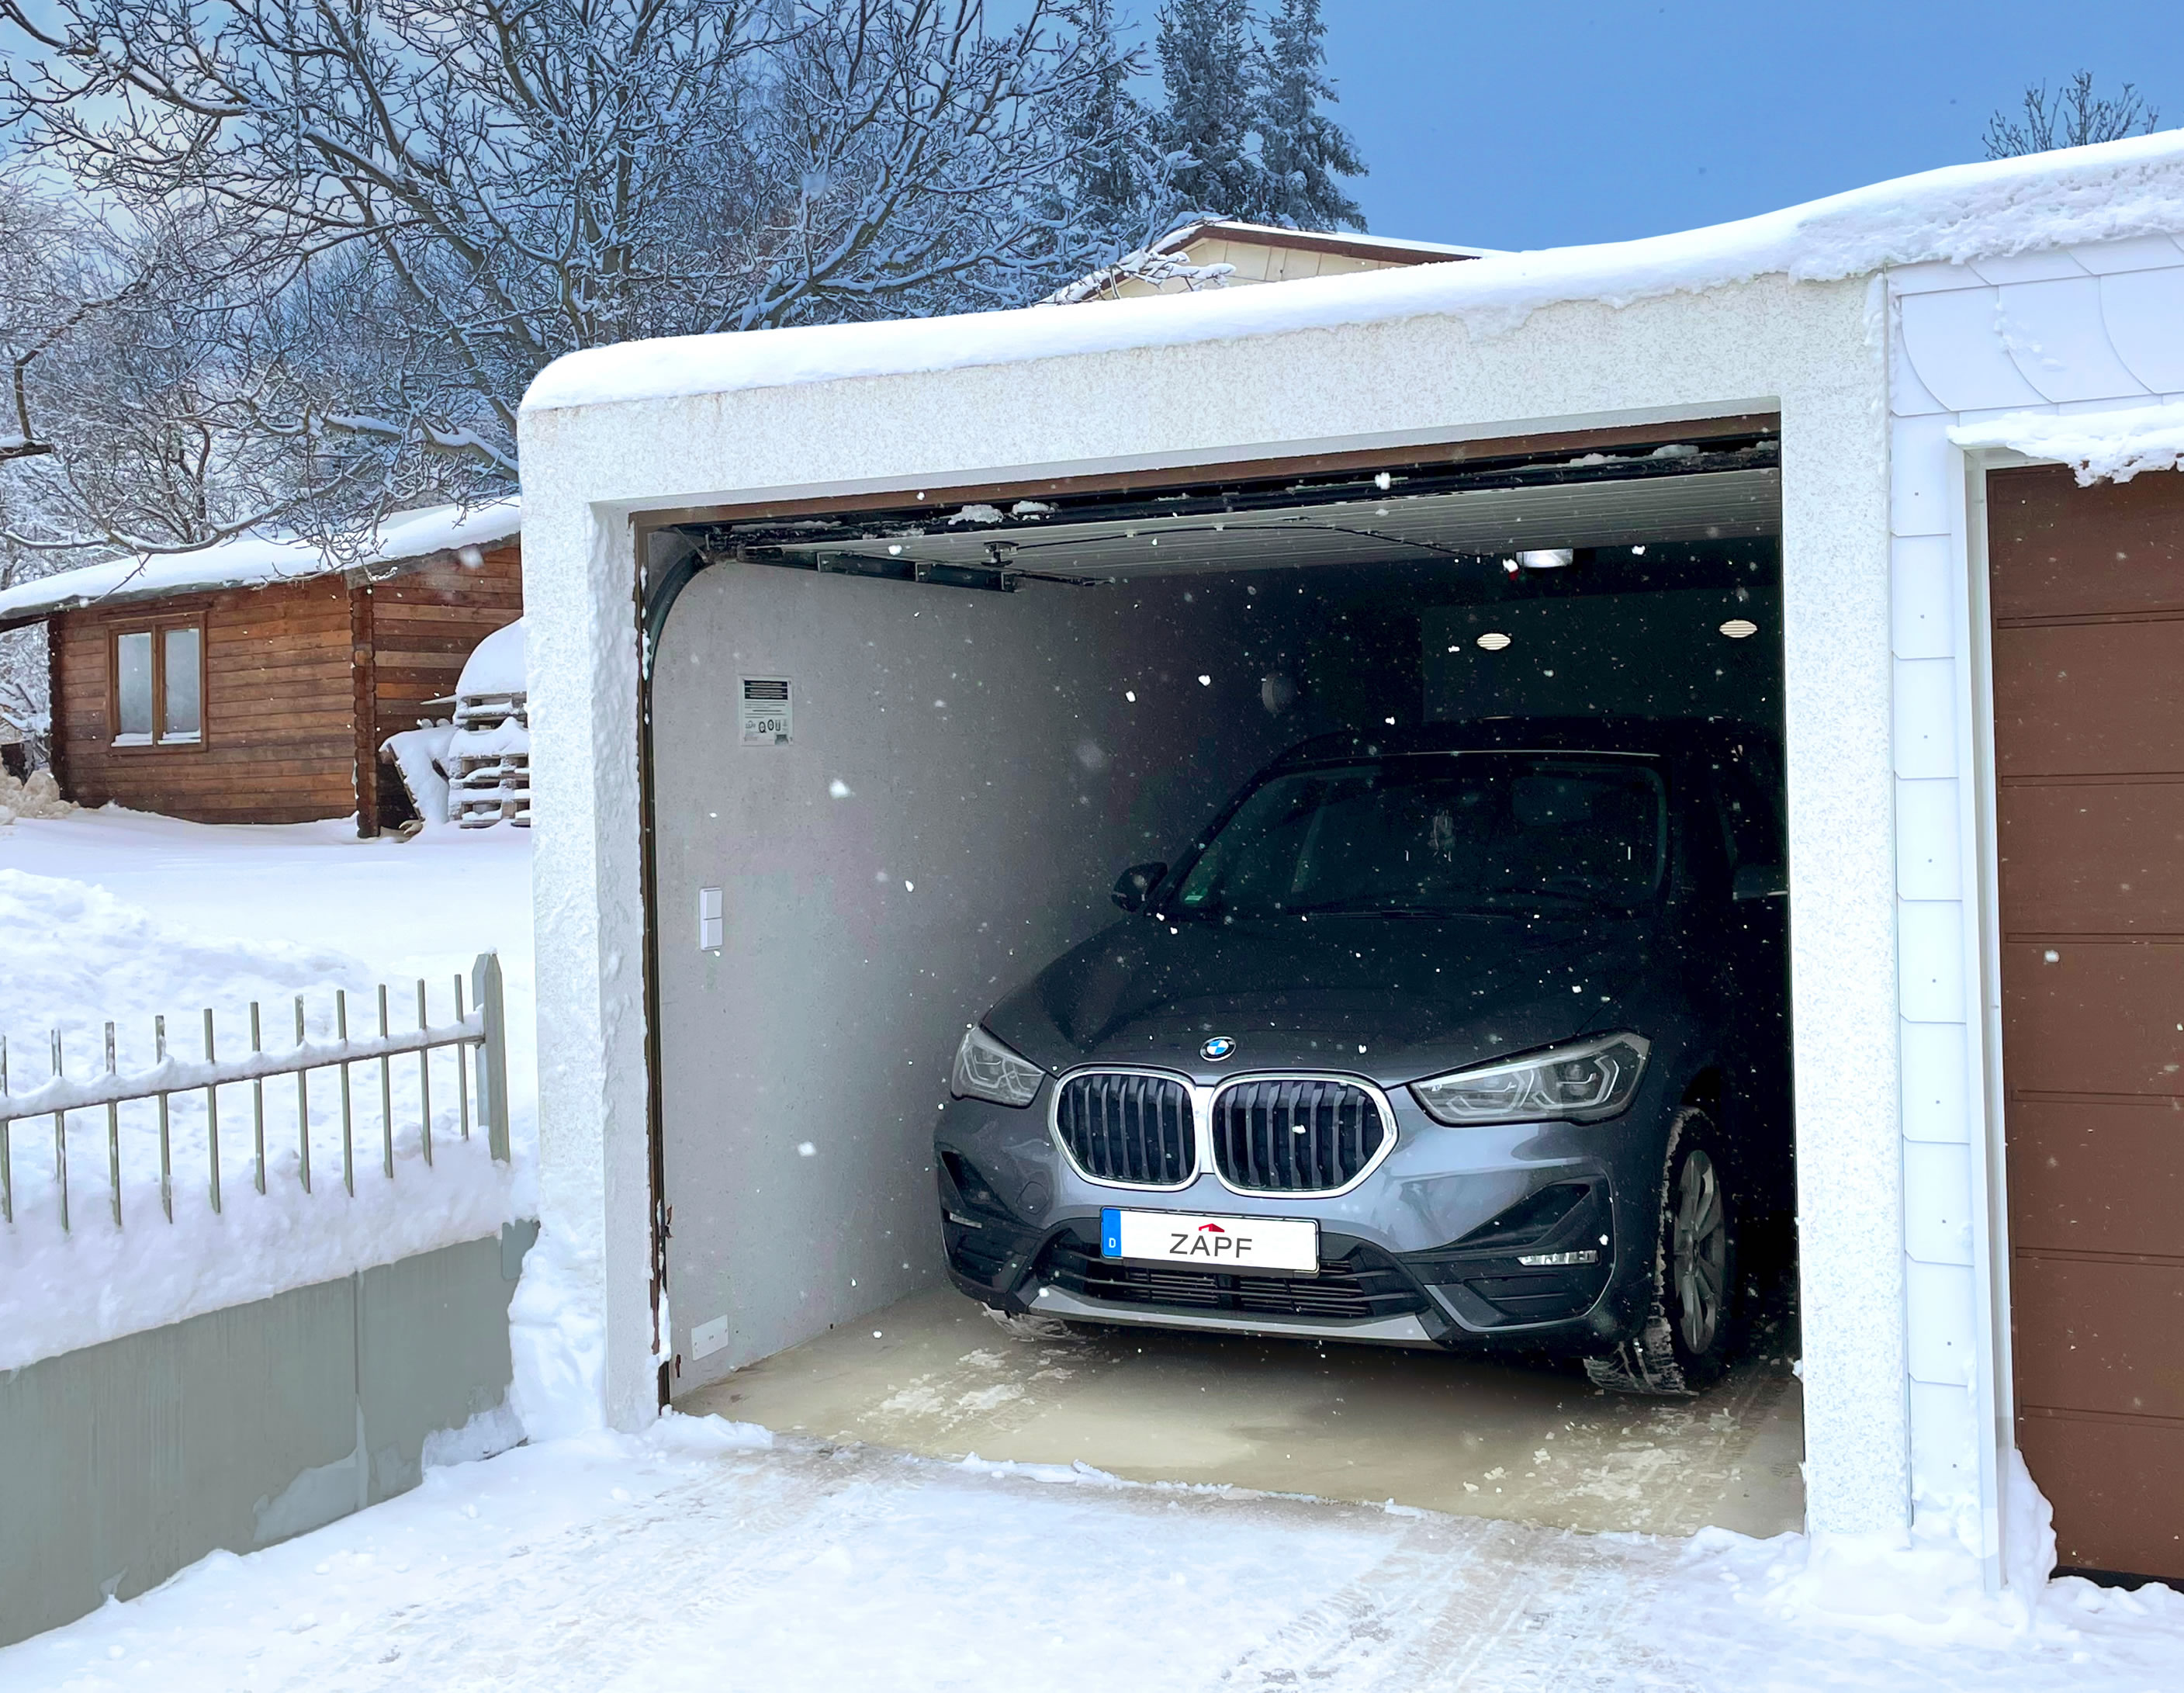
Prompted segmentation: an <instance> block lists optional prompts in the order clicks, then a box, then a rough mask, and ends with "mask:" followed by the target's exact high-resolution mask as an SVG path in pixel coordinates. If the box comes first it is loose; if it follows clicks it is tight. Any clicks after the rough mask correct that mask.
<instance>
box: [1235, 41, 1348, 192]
mask: <svg viewBox="0 0 2184 1693" xmlns="http://www.w3.org/2000/svg"><path fill="white" fill-rule="evenodd" d="M1267 33H1268V38H1269V39H1268V44H1267V47H1266V49H1265V53H1264V57H1263V64H1262V70H1261V74H1260V75H1259V77H1258V79H1257V81H1258V90H1257V92H1258V96H1259V103H1258V109H1257V112H1256V121H1255V123H1254V125H1253V127H1254V128H1256V130H1257V131H1258V133H1259V173H1258V174H1259V178H1260V185H1259V186H1260V192H1261V195H1262V198H1261V200H1260V202H1259V203H1258V205H1257V206H1256V209H1255V212H1256V217H1257V220H1258V221H1260V222H1262V223H1270V224H1281V225H1285V226H1288V227H1290V228H1291V229H1327V230H1334V229H1354V230H1362V229H1363V228H1364V227H1365V214H1364V210H1363V209H1362V208H1361V207H1360V206H1359V205H1358V203H1357V201H1355V200H1353V199H1351V198H1350V196H1349V195H1347V194H1346V193H1344V192H1342V188H1341V187H1340V184H1339V183H1338V182H1337V181H1335V179H1336V178H1337V177H1338V176H1362V175H1365V161H1364V160H1363V159H1362V158H1360V157H1359V156H1358V153H1357V142H1354V141H1352V140H1351V138H1350V135H1349V132H1348V131H1346V130H1344V129H1343V127H1342V126H1341V125H1340V124H1338V123H1336V122H1335V121H1334V119H1333V118H1331V117H1329V115H1328V114H1326V113H1324V112H1323V111H1322V110H1321V109H1320V106H1321V103H1323V102H1324V103H1327V104H1329V105H1332V104H1333V103H1334V98H1335V94H1334V84H1333V83H1332V82H1330V81H1328V78H1327V74H1326V71H1325V70H1324V69H1323V66H1324V65H1325V64H1326V60H1327V53H1326V49H1325V48H1324V47H1323V46H1322V45H1321V37H1322V36H1325V35H1326V33H1327V25H1325V24H1324V23H1323V22H1322V21H1321V19H1320V15H1319V0H1281V5H1280V8H1279V10H1278V11H1277V12H1276V13H1275V14H1274V15H1273V18H1272V19H1270V20H1269V22H1268V30H1267Z"/></svg>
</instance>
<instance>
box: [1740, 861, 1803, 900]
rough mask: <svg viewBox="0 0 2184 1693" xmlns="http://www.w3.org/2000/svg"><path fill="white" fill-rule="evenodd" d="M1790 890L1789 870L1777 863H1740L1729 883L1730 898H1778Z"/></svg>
mask: <svg viewBox="0 0 2184 1693" xmlns="http://www.w3.org/2000/svg"><path fill="white" fill-rule="evenodd" d="M1789 891H1790V872H1788V871H1786V870H1785V869H1784V868H1783V867H1782V866H1780V865H1779V864H1740V865H1738V866H1736V880H1735V881H1734V882H1732V883H1730V888H1729V894H1730V898H1731V899H1780V898H1782V896H1783V895H1784V894H1787V893H1788V892H1789Z"/></svg>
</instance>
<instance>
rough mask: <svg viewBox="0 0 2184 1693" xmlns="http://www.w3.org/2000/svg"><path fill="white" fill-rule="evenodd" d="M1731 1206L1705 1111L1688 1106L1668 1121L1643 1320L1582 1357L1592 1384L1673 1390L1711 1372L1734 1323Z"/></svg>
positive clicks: (1723, 1356)
mask: <svg viewBox="0 0 2184 1693" xmlns="http://www.w3.org/2000/svg"><path fill="white" fill-rule="evenodd" d="M1736 1209H1737V1208H1736V1195H1735V1194H1734V1193H1733V1192H1732V1190H1731V1186H1730V1178H1729V1167H1728V1161H1727V1159H1726V1158H1725V1157H1724V1149H1723V1147H1722V1144H1721V1139H1720V1136H1719V1133H1718V1132H1717V1131H1716V1129H1715V1128H1714V1125H1713V1119H1712V1118H1711V1117H1708V1116H1707V1114H1706V1113H1705V1112H1704V1111H1701V1110H1700V1109H1699V1108H1698V1107H1697V1106H1696V1105H1691V1106H1686V1107H1685V1109H1684V1110H1683V1111H1680V1112H1679V1113H1678V1114H1677V1117H1676V1120H1675V1122H1674V1123H1673V1124H1671V1125H1670V1127H1669V1165H1668V1171H1667V1180H1666V1181H1665V1182H1664V1183H1663V1186H1662V1198H1661V1211H1660V1219H1659V1222H1658V1229H1657V1233H1656V1235H1655V1239H1656V1242H1657V1245H1656V1247H1655V1251H1654V1260H1653V1297H1652V1305H1651V1307H1650V1309H1649V1310H1648V1312H1647V1313H1646V1324H1645V1327H1644V1328H1642V1329H1641V1331H1640V1332H1639V1334H1638V1336H1637V1338H1636V1339H1632V1340H1626V1341H1624V1343H1623V1344H1622V1345H1619V1346H1618V1347H1617V1348H1616V1349H1615V1350H1614V1351H1613V1352H1611V1353H1609V1354H1608V1355H1607V1356H1605V1357H1596V1358H1587V1359H1586V1360H1585V1374H1586V1375H1587V1376H1588V1377H1590V1378H1591V1380H1592V1382H1593V1384H1594V1385H1596V1386H1598V1387H1604V1388H1609V1389H1613V1390H1615V1391H1617V1392H1619V1393H1637V1394H1651V1395H1670V1396H1675V1397H1681V1396H1684V1395H1690V1394H1693V1393H1697V1391H1699V1390H1700V1389H1702V1388H1704V1387H1707V1386H1708V1385H1709V1384H1712V1383H1713V1381H1715V1380H1716V1379H1718V1378H1719V1376H1720V1375H1721V1373H1722V1371H1723V1370H1724V1368H1726V1367H1727V1366H1728V1362H1729V1356H1730V1349H1731V1345H1732V1343H1733V1341H1734V1339H1735V1338H1736V1326H1737V1317H1738V1311H1737V1305H1736Z"/></svg>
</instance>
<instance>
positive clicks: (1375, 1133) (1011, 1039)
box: [935, 719, 1791, 1393]
mask: <svg viewBox="0 0 2184 1693" xmlns="http://www.w3.org/2000/svg"><path fill="white" fill-rule="evenodd" d="M1775 768H1776V767H1775V749H1774V746H1773V744H1772V743H1771V742H1769V741H1768V740H1767V739H1766V738H1763V736H1761V735H1760V734H1759V733H1758V732H1756V731H1754V730H1752V729H1751V728H1749V727H1737V726H1731V725H1724V724H1719V723H1713V722H1698V721H1672V722H1659V721H1653V722H1636V721H1630V722H1622V721H1601V720H1587V721H1541V720H1512V719H1503V720H1499V721H1488V722H1484V723H1478V724H1469V725H1462V726H1456V725H1444V726H1437V727H1429V728H1426V729H1423V730H1416V731H1411V732H1404V733H1401V734H1398V733H1396V732H1390V733H1389V734H1388V735H1387V736H1386V737H1385V738H1381V737H1369V738H1368V737H1365V736H1361V735H1357V734H1350V733H1345V734H1340V735H1331V736H1324V737H1322V738H1318V739H1315V740H1312V741H1308V742H1307V743H1304V744H1302V745H1301V746H1299V747H1297V748H1295V749H1293V750H1292V751H1290V753H1288V754H1286V755H1284V756H1283V757H1282V758H1280V759H1279V760H1276V761H1275V763H1274V764H1273V765H1272V766H1269V767H1268V769H1266V770H1265V771H1262V772H1261V773H1260V774H1259V775H1258V776H1257V777H1255V778H1254V779H1253V780H1252V781H1251V782H1250V783H1249V784H1247V785H1246V787H1245V788H1244V790H1243V792H1242V793H1240V794H1238V795H1237V796H1236V798H1235V799H1234V800H1233V801H1232V802H1231V803H1230V804H1229V806H1228V807H1227V808H1226V810H1223V812H1222V814H1221V816H1219V817H1218V818H1217V820H1216V821H1215V822H1214V823H1213V824H1212V827H1210V828H1208V829H1207V830H1206V833H1204V835H1203V836H1202V837H1201V838H1199V839H1198V840H1196V841H1195V842H1193V843H1192V844H1191V845H1190V848H1189V849H1188V850H1187V851H1185V852H1184V854H1183V855H1181V857H1180V858H1179V860H1178V861H1177V862H1176V863H1175V864H1173V865H1166V864H1146V865H1139V866H1134V867H1133V868H1132V869H1131V870H1129V871H1127V872H1124V874H1123V877H1122V879H1121V881H1120V882H1119V883H1117V887H1116V889H1115V899H1116V902H1117V904H1118V905H1121V906H1122V907H1123V911H1124V912H1125V914H1126V915H1125V916H1123V919H1122V921H1121V922H1117V923H1115V924H1113V925H1112V927H1108V928H1107V929H1106V930H1105V931H1104V932H1102V933H1100V934H1098V935H1096V936H1095V937H1094V938H1092V939H1090V940H1089V941H1087V942H1085V943H1084V944H1083V945H1081V946H1079V947H1077V948H1076V949H1074V950H1073V951H1071V952H1069V953H1067V955H1064V956H1062V957H1061V958H1060V959H1057V960H1056V961H1055V962H1054V963H1052V964H1050V966H1047V967H1046V968H1045V970H1044V971H1042V972H1040V973H1039V975H1038V976H1037V977H1034V979H1033V980H1032V981H1031V982H1030V983H1028V984H1027V985H1026V986H1025V987H1023V988H1022V989H1019V990H1018V991H1017V992H1016V993H1014V994H1011V995H1010V996H1009V997H1008V998H1006V1000H1002V1001H1001V1002H1000V1004H999V1005H995V1007H994V1008H993V1009H992V1010H991V1011H989V1012H988V1013H987V1014H986V1015H985V1016H984V1017H983V1019H981V1020H980V1021H979V1022H977V1023H975V1024H972V1025H971V1026H970V1027H968V1028H967V1031H966V1032H965V1033H964V1036H963V1039H962V1042H961V1045H960V1047H959V1048H958V1050H957V1051H956V1058H955V1063H954V1066H953V1069H952V1072H951V1079H950V1092H951V1094H953V1096H954V1097H953V1099H952V1100H951V1102H950V1105H948V1107H947V1108H946V1109H945V1110H944V1111H943V1112H942V1114H941V1115H942V1127H941V1128H940V1129H939V1132H938V1133H937V1135H936V1137H935V1150H936V1153H937V1155H938V1156H937V1157H936V1160H935V1167H936V1171H937V1174H938V1178H939V1189H940V1194H939V1197H940V1210H941V1222H942V1234H943V1238H944V1244H945V1245H946V1248H947V1253H948V1261H949V1266H950V1274H951V1276H952V1278H953V1279H954V1281H955V1283H956V1286H957V1287H959V1288H960V1289H962V1291H964V1292H965V1293H967V1294H969V1295H972V1297H973V1298H976V1299H978V1300H982V1301H983V1302H984V1303H985V1304H987V1305H988V1306H992V1307H993V1308H994V1309H995V1311H997V1312H1000V1313H1003V1314H1004V1315H1005V1316H1006V1317H1011V1318H1013V1319H1016V1320H1017V1321H1019V1322H1023V1321H1027V1320H1031V1319H1035V1318H1037V1317H1042V1316H1043V1317H1052V1318H1060V1319H1062V1320H1064V1321H1073V1322H1084V1323H1121V1324H1132V1323H1134V1324H1148V1325H1153V1326H1156V1327H1162V1328H1187V1329H1201V1330H1213V1331H1224V1332H1229V1333H1245V1334H1280V1335H1295V1336H1313V1337H1320V1338H1323V1339H1340V1340H1351V1341H1371V1342H1381V1343H1393V1344H1396V1345H1414V1346H1440V1347H1446V1348H1470V1349H1490V1350H1499V1351H1528V1352H1533V1353H1558V1354H1562V1355H1564V1356H1577V1357H1580V1358H1581V1359H1583V1360H1584V1362H1585V1368H1586V1370H1587V1372H1588V1373H1589V1374H1590V1375H1591V1378H1592V1379H1593V1380H1594V1381H1596V1382H1597V1383H1599V1384H1602V1385H1603V1386H1609V1387H1614V1388H1619V1389H1624V1390H1626V1391H1634V1392H1651V1393H1682V1392H1688V1391H1690V1390H1691V1389H1695V1388H1697V1387H1699V1386H1701V1385H1703V1384H1704V1383H1705V1382H1706V1380H1708V1378H1710V1377H1711V1376H1712V1375H1713V1374H1714V1373H1716V1372H1718V1371H1719V1369H1720V1367H1722V1365H1723V1363H1724V1362H1725V1360H1726V1358H1727V1356H1729V1353H1730V1349H1731V1347H1732V1346H1733V1345H1734V1342H1735V1339H1736V1330H1737V1327H1738V1323H1739V1319H1740V1316H1741V1312H1740V1308H1739V1307H1740V1300H1739V1285H1740V1278H1739V1275H1738V1267H1737V1255H1738V1250H1739V1243H1740V1238H1741V1237H1747V1238H1748V1237H1749V1236H1750V1235H1751V1234H1752V1231H1753V1230H1754V1229H1755V1228H1757V1227H1758V1225H1760V1224H1761V1223H1762V1222H1763V1221H1764V1220H1765V1219H1768V1218H1769V1217H1775V1218H1778V1219H1780V1218H1784V1217H1786V1211H1787V1208H1788V1204H1789V1190H1790V1170H1791V1161H1790V1156H1789V1135H1790V1115H1789V1098H1788V1074H1789V1063H1788V1060H1789V1050H1788V1016H1787V1006H1788V995H1787V985H1786V933H1785V919H1786V911H1785V907H1786V901H1785V900H1784V899H1782V898H1780V895H1781V894H1783V893H1784V892H1785V890H1786V880H1785V877H1784V868H1783V854H1782V849H1781V837H1780V817H1779V815H1778V803H1779V802H1778V800H1777V799H1776V795H1777V794H1778V792H1779V788H1778V784H1777V782H1776V778H1775Z"/></svg>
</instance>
